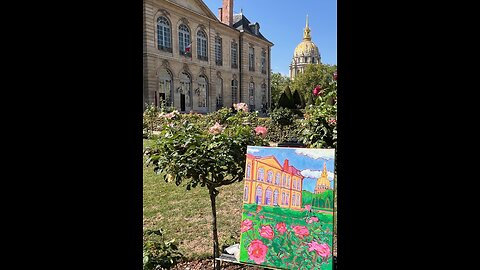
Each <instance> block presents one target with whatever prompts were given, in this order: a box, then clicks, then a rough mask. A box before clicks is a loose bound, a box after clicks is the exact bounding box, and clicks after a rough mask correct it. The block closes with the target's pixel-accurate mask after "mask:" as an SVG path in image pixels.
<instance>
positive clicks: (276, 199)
mask: <svg viewBox="0 0 480 270" xmlns="http://www.w3.org/2000/svg"><path fill="white" fill-rule="evenodd" d="M273 205H278V190H276V189H275V191H274V192H273Z"/></svg>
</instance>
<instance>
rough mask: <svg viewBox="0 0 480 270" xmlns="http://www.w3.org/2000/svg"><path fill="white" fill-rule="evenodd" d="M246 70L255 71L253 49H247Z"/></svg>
mask: <svg viewBox="0 0 480 270" xmlns="http://www.w3.org/2000/svg"><path fill="white" fill-rule="evenodd" d="M248 70H250V71H255V49H254V48H253V47H249V48H248Z"/></svg>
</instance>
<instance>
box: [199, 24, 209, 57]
mask: <svg viewBox="0 0 480 270" xmlns="http://www.w3.org/2000/svg"><path fill="white" fill-rule="evenodd" d="M197 57H198V59H200V60H203V61H208V56H207V35H206V34H205V32H203V31H202V30H199V31H198V32H197Z"/></svg>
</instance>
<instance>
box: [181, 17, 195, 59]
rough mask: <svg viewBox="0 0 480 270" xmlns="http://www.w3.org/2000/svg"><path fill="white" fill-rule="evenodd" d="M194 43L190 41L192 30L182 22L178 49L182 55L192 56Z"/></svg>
mask: <svg viewBox="0 0 480 270" xmlns="http://www.w3.org/2000/svg"><path fill="white" fill-rule="evenodd" d="M191 47H192V43H191V42H190V30H188V27H187V26H186V25H185V24H180V26H179V27H178V49H179V51H180V54H181V55H187V56H190V57H191V56H192V54H191Z"/></svg>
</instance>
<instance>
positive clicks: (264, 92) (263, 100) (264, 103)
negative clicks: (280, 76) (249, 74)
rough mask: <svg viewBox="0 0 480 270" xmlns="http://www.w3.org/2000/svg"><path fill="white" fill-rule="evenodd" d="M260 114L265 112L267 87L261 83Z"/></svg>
mask: <svg viewBox="0 0 480 270" xmlns="http://www.w3.org/2000/svg"><path fill="white" fill-rule="evenodd" d="M261 89H262V112H263V113H266V112H267V85H266V84H265V83H262V88H261Z"/></svg>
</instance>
